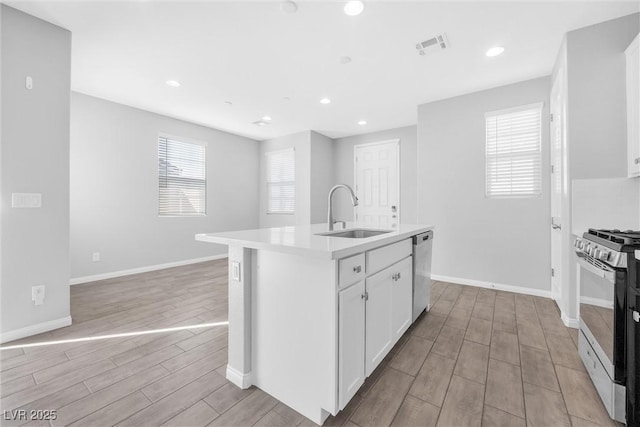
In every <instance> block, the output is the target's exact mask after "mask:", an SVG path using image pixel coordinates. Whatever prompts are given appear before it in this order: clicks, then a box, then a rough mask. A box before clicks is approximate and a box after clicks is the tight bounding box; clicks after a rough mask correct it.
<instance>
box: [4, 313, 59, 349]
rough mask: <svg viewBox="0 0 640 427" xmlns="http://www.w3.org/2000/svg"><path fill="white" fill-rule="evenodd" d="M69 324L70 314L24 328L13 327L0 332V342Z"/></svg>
mask: <svg viewBox="0 0 640 427" xmlns="http://www.w3.org/2000/svg"><path fill="white" fill-rule="evenodd" d="M70 324H71V316H67V317H63V318H61V319H55V320H49V321H48V322H42V323H37V324H35V325H31V326H27V327H24V328H20V329H14V330H13V331H8V332H3V333H2V334H0V343H6V342H9V341H13V340H17V339H20V338H25V337H30V336H32V335H37V334H41V333H43V332H48V331H52V330H54V329H58V328H64V327H65V326H69V325H70Z"/></svg>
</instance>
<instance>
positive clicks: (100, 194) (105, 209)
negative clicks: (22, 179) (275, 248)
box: [71, 93, 259, 278]
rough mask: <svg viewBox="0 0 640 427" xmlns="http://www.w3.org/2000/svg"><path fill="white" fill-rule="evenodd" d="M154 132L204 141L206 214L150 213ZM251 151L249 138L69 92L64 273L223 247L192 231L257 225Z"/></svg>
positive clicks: (154, 197) (154, 193) (154, 200)
mask: <svg viewBox="0 0 640 427" xmlns="http://www.w3.org/2000/svg"><path fill="white" fill-rule="evenodd" d="M158 133H167V134H170V135H174V136H182V137H185V138H189V139H194V140H199V141H204V142H207V144H208V146H207V215H206V216H204V217H192V218H185V217H172V218H167V217H162V218H161V217H158V158H157V156H158V154H157V150H158ZM258 150H259V143H258V142H257V141H254V140H252V139H248V138H244V137H240V136H237V135H233V134H229V133H226V132H222V131H218V130H215V129H211V128H206V127H203V126H198V125H194V124H191V123H187V122H184V121H181V120H176V119H172V118H169V117H165V116H161V115H158V114H154V113H150V112H147V111H143V110H138V109H135V108H131V107H127V106H124V105H121V104H116V103H113V102H109V101H105V100H102V99H98V98H93V97H90V96H87V95H83V94H79V93H73V95H72V99H71V275H72V277H74V278H77V277H84V276H91V275H96V274H101V273H107V272H114V271H121V270H127V269H132V268H139V267H146V266H152V265H157V264H164V263H171V262H176V261H181V260H189V259H194V258H200V257H208V256H213V255H218V254H224V253H226V247H225V246H221V245H213V244H205V243H201V242H196V241H195V240H194V235H195V234H196V233H205V232H215V231H225V230H238V229H249V228H256V227H257V226H258V216H257V212H258V188H257V184H258V170H259V163H258ZM93 252H100V253H101V261H100V262H92V253H93Z"/></svg>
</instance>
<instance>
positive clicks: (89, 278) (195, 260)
mask: <svg viewBox="0 0 640 427" xmlns="http://www.w3.org/2000/svg"><path fill="white" fill-rule="evenodd" d="M226 257H227V254H226V253H224V254H220V255H213V256H209V257H203V258H192V259H186V260H182V261H175V262H167V263H164V264H156V265H148V266H145V267H137V268H130V269H128V270H119V271H112V272H109V273H101V274H94V275H91V276H84V277H75V278H72V279H71V281H70V282H69V284H70V285H79V284H81V283H89V282H96V281H98V280H106V279H113V278H115V277H122V276H130V275H132V274H139V273H147V272H149V271H156V270H163V269H165V268H172V267H180V266H183V265H189V264H197V263H199V262H206V261H214V260H217V259H223V258H226Z"/></svg>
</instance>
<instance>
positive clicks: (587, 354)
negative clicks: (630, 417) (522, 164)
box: [575, 229, 640, 425]
mask: <svg viewBox="0 0 640 427" xmlns="http://www.w3.org/2000/svg"><path fill="white" fill-rule="evenodd" d="M636 249H640V232H634V231H620V230H594V229H589V231H588V232H586V233H584V234H583V237H582V238H577V239H576V241H575V251H576V255H577V256H578V262H579V264H580V281H579V283H580V335H579V342H578V351H579V353H580V357H581V358H582V361H583V363H584V365H585V367H586V368H587V372H588V373H589V375H590V376H591V379H592V381H593V383H594V385H595V387H596V389H597V390H598V394H599V395H600V398H601V399H602V402H603V403H604V406H605V407H606V408H607V411H608V412H609V415H610V416H611V418H613V419H615V420H617V421H620V422H626V418H627V417H626V415H625V414H626V412H627V411H626V407H627V401H626V399H627V394H628V389H627V365H628V363H627V360H626V354H625V350H626V341H627V338H626V330H627V324H628V319H627V318H628V304H627V301H628V296H627V294H628V291H629V288H630V286H631V284H632V282H633V280H632V278H634V277H635V271H636V262H635V258H634V256H633V254H634V251H635V250H636ZM630 425H634V424H630Z"/></svg>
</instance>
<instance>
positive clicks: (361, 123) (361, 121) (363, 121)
mask: <svg viewBox="0 0 640 427" xmlns="http://www.w3.org/2000/svg"><path fill="white" fill-rule="evenodd" d="M358 124H359V125H360V126H364V125H366V124H367V121H366V120H360V121H359V122H358Z"/></svg>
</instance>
